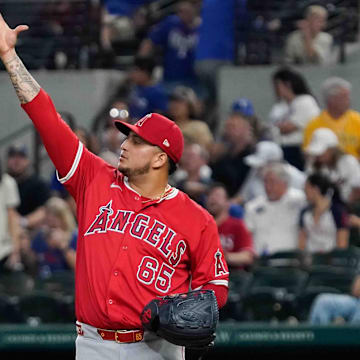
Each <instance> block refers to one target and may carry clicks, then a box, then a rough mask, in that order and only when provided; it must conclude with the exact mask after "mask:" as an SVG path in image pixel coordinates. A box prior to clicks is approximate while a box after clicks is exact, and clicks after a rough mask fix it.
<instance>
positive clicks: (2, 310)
mask: <svg viewBox="0 0 360 360" xmlns="http://www.w3.org/2000/svg"><path fill="white" fill-rule="evenodd" d="M21 322H23V316H22V315H21V313H20V312H19V309H18V307H17V303H16V299H15V298H12V297H10V296H8V295H5V294H0V323H2V324H7V323H21Z"/></svg>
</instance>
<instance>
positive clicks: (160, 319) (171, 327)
mask: <svg viewBox="0 0 360 360" xmlns="http://www.w3.org/2000/svg"><path fill="white" fill-rule="evenodd" d="M218 320H219V309H218V305H217V301H216V297H215V294H214V292H213V291H212V290H196V291H191V292H189V293H184V294H176V295H174V296H164V297H161V298H158V299H153V300H151V301H150V302H149V303H148V304H147V305H146V306H145V307H144V310H143V311H142V313H141V322H142V324H143V326H144V328H145V329H147V330H151V331H154V332H155V333H156V334H157V335H158V336H161V337H162V338H164V339H165V340H167V341H169V342H171V343H173V344H176V345H181V346H185V347H188V348H193V349H204V348H206V347H208V346H211V345H212V344H213V341H214V339H215V329H216V325H217V322H218Z"/></svg>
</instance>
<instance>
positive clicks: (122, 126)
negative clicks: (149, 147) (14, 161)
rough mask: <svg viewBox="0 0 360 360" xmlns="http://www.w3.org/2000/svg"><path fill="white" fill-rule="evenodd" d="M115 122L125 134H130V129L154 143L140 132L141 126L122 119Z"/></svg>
mask: <svg viewBox="0 0 360 360" xmlns="http://www.w3.org/2000/svg"><path fill="white" fill-rule="evenodd" d="M114 123H115V126H116V127H117V129H118V130H119V131H120V132H122V133H123V134H125V135H126V136H128V135H129V133H130V131H133V132H134V133H135V134H136V135H138V136H139V137H141V138H142V139H144V140H145V141H147V142H148V143H150V144H152V142H151V141H150V140H149V139H146V138H145V137H144V136H143V134H140V128H139V127H138V126H135V125H132V124H129V123H127V122H125V121H121V120H115V121H114Z"/></svg>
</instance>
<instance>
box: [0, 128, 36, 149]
mask: <svg viewBox="0 0 360 360" xmlns="http://www.w3.org/2000/svg"><path fill="white" fill-rule="evenodd" d="M32 128H33V124H32V123H30V124H26V125H24V126H23V127H21V128H20V129H17V130H15V131H14V132H12V133H11V134H10V135H7V136H6V137H4V138H2V139H0V148H1V147H3V146H5V145H6V144H8V143H10V142H12V141H13V140H15V139H16V138H18V137H19V136H21V135H23V134H24V133H26V132H27V131H28V130H30V129H32Z"/></svg>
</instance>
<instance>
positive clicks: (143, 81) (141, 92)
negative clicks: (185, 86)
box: [127, 56, 168, 121]
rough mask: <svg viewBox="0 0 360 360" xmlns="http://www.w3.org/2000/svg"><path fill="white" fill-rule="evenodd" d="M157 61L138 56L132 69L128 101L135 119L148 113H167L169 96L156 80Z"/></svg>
mask: <svg viewBox="0 0 360 360" xmlns="http://www.w3.org/2000/svg"><path fill="white" fill-rule="evenodd" d="M155 66H156V62H155V60H154V59H153V58H152V57H145V56H138V57H136V58H135V60H134V66H133V68H132V70H131V71H130V78H129V80H130V81H129V84H128V89H127V90H128V97H127V102H128V105H129V113H130V117H131V118H132V119H133V120H134V121H135V120H138V119H140V118H142V117H143V116H145V115H146V114H148V113H153V112H156V113H160V114H161V113H165V112H166V111H167V109H168V96H167V94H166V92H165V90H164V88H163V86H162V85H161V84H159V83H158V82H156V81H155V80H154V77H153V71H154V68H155Z"/></svg>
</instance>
